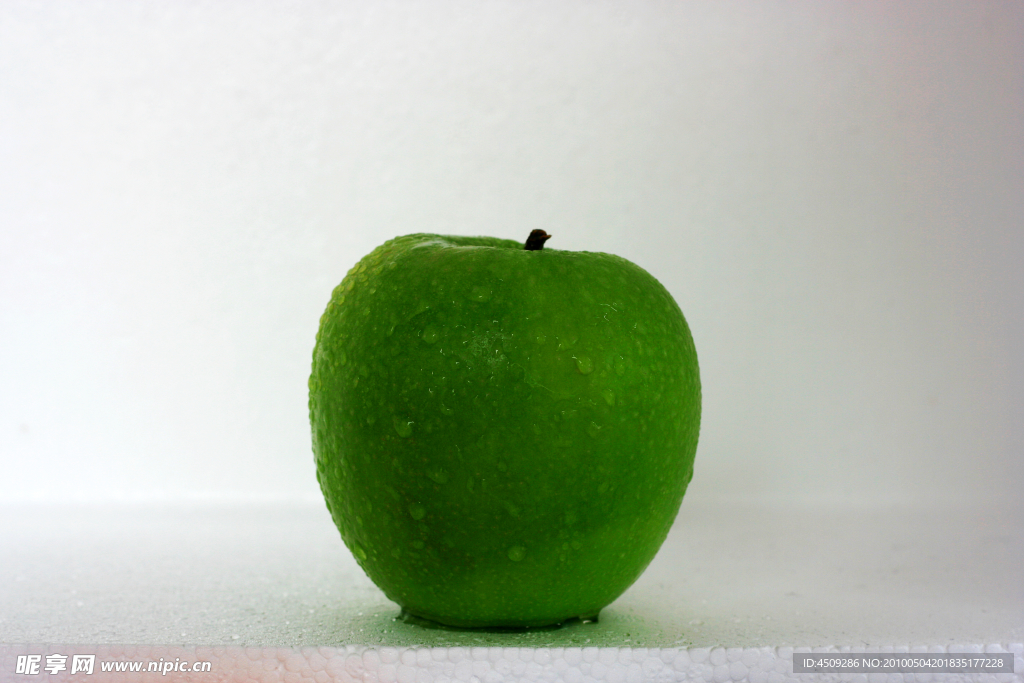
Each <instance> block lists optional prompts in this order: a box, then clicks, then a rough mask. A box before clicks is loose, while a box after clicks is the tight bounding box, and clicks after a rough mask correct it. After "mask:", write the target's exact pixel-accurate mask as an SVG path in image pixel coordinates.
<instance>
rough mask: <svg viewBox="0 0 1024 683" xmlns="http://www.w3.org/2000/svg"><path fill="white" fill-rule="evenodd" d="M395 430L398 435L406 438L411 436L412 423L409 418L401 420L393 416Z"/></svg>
mask: <svg viewBox="0 0 1024 683" xmlns="http://www.w3.org/2000/svg"><path fill="white" fill-rule="evenodd" d="M394 421H395V431H396V432H398V435H399V436H400V437H402V438H403V439H404V438H407V437H410V436H412V425H413V423H412V422H410V421H409V420H402V419H399V418H398V417H395V420H394Z"/></svg>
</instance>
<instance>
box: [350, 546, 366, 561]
mask: <svg viewBox="0 0 1024 683" xmlns="http://www.w3.org/2000/svg"><path fill="white" fill-rule="evenodd" d="M352 554H353V555H355V556H356V558H357V559H359V560H365V559H366V551H365V550H363V546H361V545H359V544H358V543H353V544H352Z"/></svg>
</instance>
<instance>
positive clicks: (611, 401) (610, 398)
mask: <svg viewBox="0 0 1024 683" xmlns="http://www.w3.org/2000/svg"><path fill="white" fill-rule="evenodd" d="M601 395H602V396H604V401H605V403H607V404H608V405H610V406H614V405H615V392H614V391H612V390H611V389H605V390H603V391H602V392H601Z"/></svg>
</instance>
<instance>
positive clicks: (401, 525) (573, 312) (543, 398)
mask: <svg viewBox="0 0 1024 683" xmlns="http://www.w3.org/2000/svg"><path fill="white" fill-rule="evenodd" d="M700 409H701V389H700V377H699V371H698V366H697V354H696V350H695V348H694V344H693V338H692V336H691V335H690V330H689V327H688V326H687V324H686V320H685V319H684V318H683V314H682V312H681V311H680V309H679V306H678V305H677V304H676V302H675V301H674V300H673V299H672V296H671V295H670V294H669V293H668V291H667V290H666V289H665V288H664V287H663V286H662V285H661V284H660V283H659V282H658V281H657V280H655V279H654V277H652V276H651V275H650V274H648V273H647V272H646V271H644V270H643V269H641V268H640V267H638V266H636V265H634V264H633V263H630V262H629V261H627V260H625V259H623V258H620V257H617V256H613V255H609V254H601V253H591V252H571V251H563V250H557V249H542V250H538V251H526V250H524V249H523V246H522V244H521V243H518V242H514V241H511V240H503V239H497V238H489V237H452V236H439V235H427V234H417V235H407V236H405V237H399V238H396V239H393V240H390V241H389V242H387V243H385V244H384V245H382V246H380V247H378V248H377V249H375V250H374V251H373V252H372V253H371V254H369V255H368V256H366V257H365V258H364V259H363V260H361V261H360V262H359V263H358V264H357V265H356V266H355V267H354V268H352V270H350V271H349V273H348V275H347V276H346V277H345V279H344V280H343V281H342V283H341V284H340V285H339V286H338V287H337V288H336V289H335V290H334V293H333V294H332V296H331V301H330V303H329V304H328V306H327V310H326V312H325V313H324V315H323V317H322V318H321V320H320V330H319V332H318V333H317V343H316V347H315V349H314V351H313V370H312V374H311V376H310V380H309V410H310V422H311V425H312V437H313V451H314V454H315V456H316V466H317V479H318V480H319V482H320V486H321V489H322V490H323V493H324V497H325V500H326V502H327V507H328V509H329V511H330V513H331V516H332V517H333V519H334V522H335V524H336V525H337V527H338V529H339V530H340V532H341V537H342V539H343V540H344V542H345V544H346V545H347V546H348V548H349V549H350V550H351V551H352V553H353V555H354V556H355V558H356V560H357V561H358V563H359V564H360V566H361V567H362V568H363V569H364V571H365V572H366V573H367V575H368V576H369V577H370V579H372V580H373V582H374V583H376V584H377V586H379V587H380V588H381V590H383V592H384V593H385V595H387V597H388V598H390V599H391V600H393V601H394V602H396V603H398V604H399V605H401V606H402V608H404V610H405V611H406V612H408V613H409V614H412V615H414V616H417V617H421V618H424V619H428V620H431V621H434V622H439V623H441V624H445V625H449V626H455V627H483V628H493V627H532V626H543V625H551V624H557V623H561V622H564V621H566V620H568V619H572V618H575V617H580V618H585V619H586V618H595V617H596V615H597V614H598V612H599V611H600V610H601V609H602V608H603V607H605V606H606V605H608V604H609V603H610V602H612V601H613V600H614V599H615V598H617V597H618V596H619V595H621V594H622V593H623V591H625V590H626V589H627V588H628V587H629V586H630V585H631V584H632V583H633V582H634V581H635V580H636V579H637V578H638V577H639V576H640V574H641V573H642V572H643V570H644V569H645V568H646V567H647V565H648V564H649V563H650V561H651V560H652V559H653V558H654V555H655V553H657V551H658V548H659V547H660V546H661V544H662V542H663V541H664V540H665V537H666V535H667V534H668V531H669V528H670V527H671V526H672V523H673V520H674V519H675V517H676V513H677V512H678V510H679V505H680V503H681V501H682V498H683V494H684V493H685V492H686V487H687V485H688V484H689V482H690V479H691V477H692V475H693V460H694V455H695V453H696V449H697V437H698V432H699V427H700Z"/></svg>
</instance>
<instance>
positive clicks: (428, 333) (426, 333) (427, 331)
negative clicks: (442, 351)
mask: <svg viewBox="0 0 1024 683" xmlns="http://www.w3.org/2000/svg"><path fill="white" fill-rule="evenodd" d="M440 336H441V334H440V332H438V330H437V326H436V325H434V324H430V325H427V326H426V327H425V328H424V329H423V334H422V335H421V337H422V338H423V341H425V342H427V343H428V344H433V343H434V342H436V341H437V339H438V337H440Z"/></svg>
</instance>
